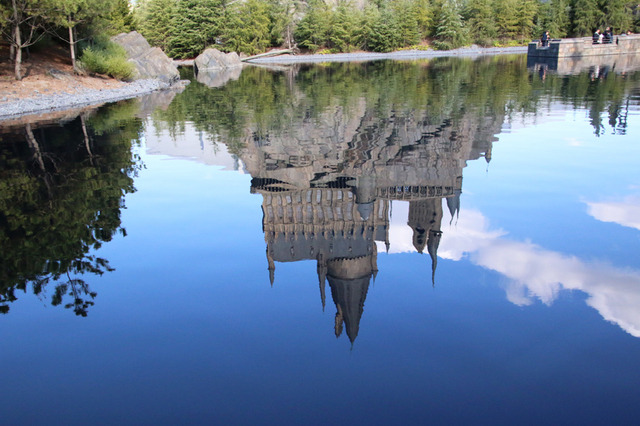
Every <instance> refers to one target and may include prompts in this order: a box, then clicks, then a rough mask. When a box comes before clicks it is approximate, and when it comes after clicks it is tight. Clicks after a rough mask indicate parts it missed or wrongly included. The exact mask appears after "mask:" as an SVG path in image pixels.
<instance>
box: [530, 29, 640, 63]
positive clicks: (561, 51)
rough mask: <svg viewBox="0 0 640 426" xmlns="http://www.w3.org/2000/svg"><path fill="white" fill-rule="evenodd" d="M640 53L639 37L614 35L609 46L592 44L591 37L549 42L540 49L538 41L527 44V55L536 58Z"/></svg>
mask: <svg viewBox="0 0 640 426" xmlns="http://www.w3.org/2000/svg"><path fill="white" fill-rule="evenodd" d="M638 51H640V35H636V34H631V35H615V36H614V38H613V43H611V44H593V40H592V38H591V37H582V38H567V39H561V40H551V42H550V43H549V46H547V47H541V46H540V43H539V42H538V41H532V42H531V43H529V49H528V51H527V54H528V55H529V56H530V57H537V58H575V57H583V56H602V55H620V54H630V53H631V54H633V53H636V52H638Z"/></svg>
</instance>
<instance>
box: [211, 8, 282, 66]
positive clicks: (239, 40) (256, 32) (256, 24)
mask: <svg viewBox="0 0 640 426" xmlns="http://www.w3.org/2000/svg"><path fill="white" fill-rule="evenodd" d="M229 12H230V13H229V15H230V19H229V22H228V25H227V30H226V31H225V32H224V34H223V37H222V38H223V41H224V45H225V50H229V51H235V52H244V53H247V54H250V55H253V54H256V53H260V52H263V51H264V50H266V48H267V47H269V45H270V43H271V34H270V31H269V24H270V19H269V5H268V4H267V3H266V2H263V1H261V0H247V1H246V2H245V3H236V4H235V5H234V7H233V8H231V9H230V11H229Z"/></svg>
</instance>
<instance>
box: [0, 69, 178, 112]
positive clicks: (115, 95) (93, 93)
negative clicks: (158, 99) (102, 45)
mask: <svg viewBox="0 0 640 426" xmlns="http://www.w3.org/2000/svg"><path fill="white" fill-rule="evenodd" d="M170 87H171V85H169V84H168V83H164V82H162V81H160V80H156V79H144V80H136V81H133V82H131V83H127V84H125V85H124V86H122V87H118V88H113V89H103V90H96V89H80V90H77V91H76V92H75V93H54V94H51V95H38V96H35V97H32V98H27V99H21V100H18V101H10V102H4V103H0V121H5V120H10V119H15V118H18V117H21V116H25V115H33V114H44V113H49V112H53V111H63V110H66V109H71V108H78V107H87V106H92V105H99V104H104V103H107V102H116V101H120V100H123V99H130V98H135V97H138V96H142V95H146V94H149V93H152V92H155V91H156V90H163V89H168V88H170Z"/></svg>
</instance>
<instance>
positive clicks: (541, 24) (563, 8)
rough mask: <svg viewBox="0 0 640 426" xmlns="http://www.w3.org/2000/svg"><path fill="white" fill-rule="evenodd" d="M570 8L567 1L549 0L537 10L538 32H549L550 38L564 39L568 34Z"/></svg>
mask: <svg viewBox="0 0 640 426" xmlns="http://www.w3.org/2000/svg"><path fill="white" fill-rule="evenodd" d="M570 12H571V7H570V6H569V2H568V0H551V1H550V2H548V3H542V4H541V6H540V9H539V20H538V32H539V33H541V32H542V31H549V34H550V36H551V37H555V38H562V37H566V36H567V34H568V32H569V27H570V21H569V16H570Z"/></svg>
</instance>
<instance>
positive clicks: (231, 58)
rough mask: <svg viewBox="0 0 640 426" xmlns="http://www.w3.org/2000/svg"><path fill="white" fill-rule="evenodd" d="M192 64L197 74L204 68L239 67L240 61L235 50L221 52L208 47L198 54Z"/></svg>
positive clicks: (240, 65)
mask: <svg viewBox="0 0 640 426" xmlns="http://www.w3.org/2000/svg"><path fill="white" fill-rule="evenodd" d="M193 65H194V70H195V72H196V74H198V72H200V71H204V70H223V69H228V68H238V67H240V68H241V67H242V62H241V61H240V57H239V56H238V54H237V53H236V52H231V53H222V52H221V51H219V50H218V49H211V48H210V49H207V50H205V51H204V52H202V53H201V54H200V55H198V57H197V58H196V59H195V61H194V64H193Z"/></svg>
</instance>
